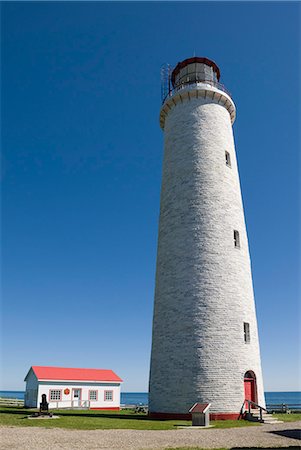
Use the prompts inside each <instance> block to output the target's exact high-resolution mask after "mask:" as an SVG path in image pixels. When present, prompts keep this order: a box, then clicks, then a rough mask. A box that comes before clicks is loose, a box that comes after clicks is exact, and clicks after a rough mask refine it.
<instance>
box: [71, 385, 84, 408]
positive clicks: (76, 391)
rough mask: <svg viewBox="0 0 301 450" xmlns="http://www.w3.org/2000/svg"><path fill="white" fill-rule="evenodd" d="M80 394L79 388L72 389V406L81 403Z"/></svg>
mask: <svg viewBox="0 0 301 450" xmlns="http://www.w3.org/2000/svg"><path fill="white" fill-rule="evenodd" d="M81 395H82V390H81V389H72V406H74V407H75V408H76V407H78V406H80V404H81V402H80V401H81Z"/></svg>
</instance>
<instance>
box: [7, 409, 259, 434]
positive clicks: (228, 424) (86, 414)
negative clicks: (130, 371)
mask: <svg viewBox="0 0 301 450" xmlns="http://www.w3.org/2000/svg"><path fill="white" fill-rule="evenodd" d="M34 411H36V410H28V409H24V408H17V407H15V408H14V407H11V408H8V407H7V408H1V409H0V413H1V416H0V423H1V424H2V425H8V426H21V427H45V428H68V429H74V430H97V429H114V428H115V429H122V428H123V429H124V428H129V429H134V430H175V429H176V428H177V427H178V426H190V425H191V422H190V421H186V420H155V419H149V418H148V416H147V415H146V414H135V413H134V412H133V411H132V410H122V411H101V412H100V411H86V410H85V411H83V410H81V411H78V410H65V411H62V410H58V411H55V410H53V413H54V415H58V416H59V417H60V418H59V419H43V420H40V419H31V420H29V419H28V418H27V417H28V416H29V415H30V414H32V413H33V412H34ZM211 424H212V425H214V426H215V427H216V428H232V427H242V426H254V425H255V426H256V425H258V424H256V423H251V422H246V421H244V420H219V421H214V422H212V423H211Z"/></svg>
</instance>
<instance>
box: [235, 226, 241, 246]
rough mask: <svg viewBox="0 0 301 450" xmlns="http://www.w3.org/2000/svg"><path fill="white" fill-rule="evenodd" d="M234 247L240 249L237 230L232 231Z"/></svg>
mask: <svg viewBox="0 0 301 450" xmlns="http://www.w3.org/2000/svg"><path fill="white" fill-rule="evenodd" d="M234 247H235V248H240V239H239V232H238V231H237V230H234Z"/></svg>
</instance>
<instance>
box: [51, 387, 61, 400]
mask: <svg viewBox="0 0 301 450" xmlns="http://www.w3.org/2000/svg"><path fill="white" fill-rule="evenodd" d="M49 400H50V401H58V400H62V391H60V390H59V389H51V390H50V391H49Z"/></svg>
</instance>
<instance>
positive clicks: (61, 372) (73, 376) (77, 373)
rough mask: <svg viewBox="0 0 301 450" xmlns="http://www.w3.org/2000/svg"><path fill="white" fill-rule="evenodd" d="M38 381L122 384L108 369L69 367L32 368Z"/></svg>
mask: <svg viewBox="0 0 301 450" xmlns="http://www.w3.org/2000/svg"><path fill="white" fill-rule="evenodd" d="M32 370H33V371H34V373H35V375H36V377H37V379H38V380H76V381H111V382H121V381H122V379H121V378H119V376H118V375H116V373H114V372H113V370H107V369H71V368H67V367H45V366H32Z"/></svg>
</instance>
